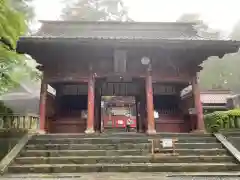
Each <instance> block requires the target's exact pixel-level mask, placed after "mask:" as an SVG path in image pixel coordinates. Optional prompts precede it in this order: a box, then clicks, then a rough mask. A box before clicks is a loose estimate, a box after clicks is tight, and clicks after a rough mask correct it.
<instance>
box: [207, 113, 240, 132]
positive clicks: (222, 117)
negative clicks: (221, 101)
mask: <svg viewBox="0 0 240 180" xmlns="http://www.w3.org/2000/svg"><path fill="white" fill-rule="evenodd" d="M204 121H205V126H206V129H207V131H209V132H219V130H221V129H233V128H240V109H233V110H229V111H215V112H213V113H210V114H206V115H205V116H204Z"/></svg>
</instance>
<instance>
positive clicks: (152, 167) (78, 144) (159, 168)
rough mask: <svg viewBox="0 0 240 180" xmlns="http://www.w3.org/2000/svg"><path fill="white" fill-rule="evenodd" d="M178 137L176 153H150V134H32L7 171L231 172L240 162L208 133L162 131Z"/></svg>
mask: <svg viewBox="0 0 240 180" xmlns="http://www.w3.org/2000/svg"><path fill="white" fill-rule="evenodd" d="M154 137H161V138H163V137H176V138H178V142H177V144H176V152H177V153H178V155H177V156H171V155H156V156H155V157H152V156H151V153H150V148H151V147H150V143H149V141H148V139H150V138H151V137H150V136H146V135H144V134H135V133H116V134H101V135H99V136H93V135H92V136H90V135H80V134H75V135H60V134H55V135H51V134H49V135H37V136H34V137H33V138H32V139H31V140H30V141H29V142H28V144H27V145H26V146H25V148H24V149H23V150H22V151H21V152H20V154H19V155H18V157H16V158H15V160H14V161H13V163H12V164H10V166H9V168H8V173H80V172H227V171H239V170H240V166H239V164H238V163H237V162H236V161H235V159H234V158H233V157H232V156H231V155H229V154H228V152H227V150H226V149H224V148H223V146H222V145H221V143H219V142H217V140H216V138H215V137H213V136H211V135H209V134H204V135H200V134H158V135H155V136H154Z"/></svg>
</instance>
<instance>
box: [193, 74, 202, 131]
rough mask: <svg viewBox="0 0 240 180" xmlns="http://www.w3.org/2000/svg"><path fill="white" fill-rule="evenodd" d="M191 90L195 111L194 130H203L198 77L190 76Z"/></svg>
mask: <svg viewBox="0 0 240 180" xmlns="http://www.w3.org/2000/svg"><path fill="white" fill-rule="evenodd" d="M192 92H193V97H194V105H195V111H196V116H197V129H196V131H198V132H201V131H203V132H204V130H205V125H204V119H203V108H202V102H201V98H200V89H199V85H198V78H197V76H195V77H193V78H192Z"/></svg>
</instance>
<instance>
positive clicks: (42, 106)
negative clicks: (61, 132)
mask: <svg viewBox="0 0 240 180" xmlns="http://www.w3.org/2000/svg"><path fill="white" fill-rule="evenodd" d="M46 101H47V83H45V82H44V81H43V80H42V83H41V91H40V101H39V133H43V134H44V133H45V132H46Z"/></svg>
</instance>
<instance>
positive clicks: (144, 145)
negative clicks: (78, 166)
mask: <svg viewBox="0 0 240 180" xmlns="http://www.w3.org/2000/svg"><path fill="white" fill-rule="evenodd" d="M176 148H180V149H215V148H219V149H220V148H223V146H222V144H220V143H176ZM26 149H29V150H34V149H36V150H45V149H49V150H66V149H70V150H78V149H79V150H80V149H81V150H98V149H104V150H114V149H151V144H150V143H138V144H133V143H120V144H29V145H27V146H26Z"/></svg>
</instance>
